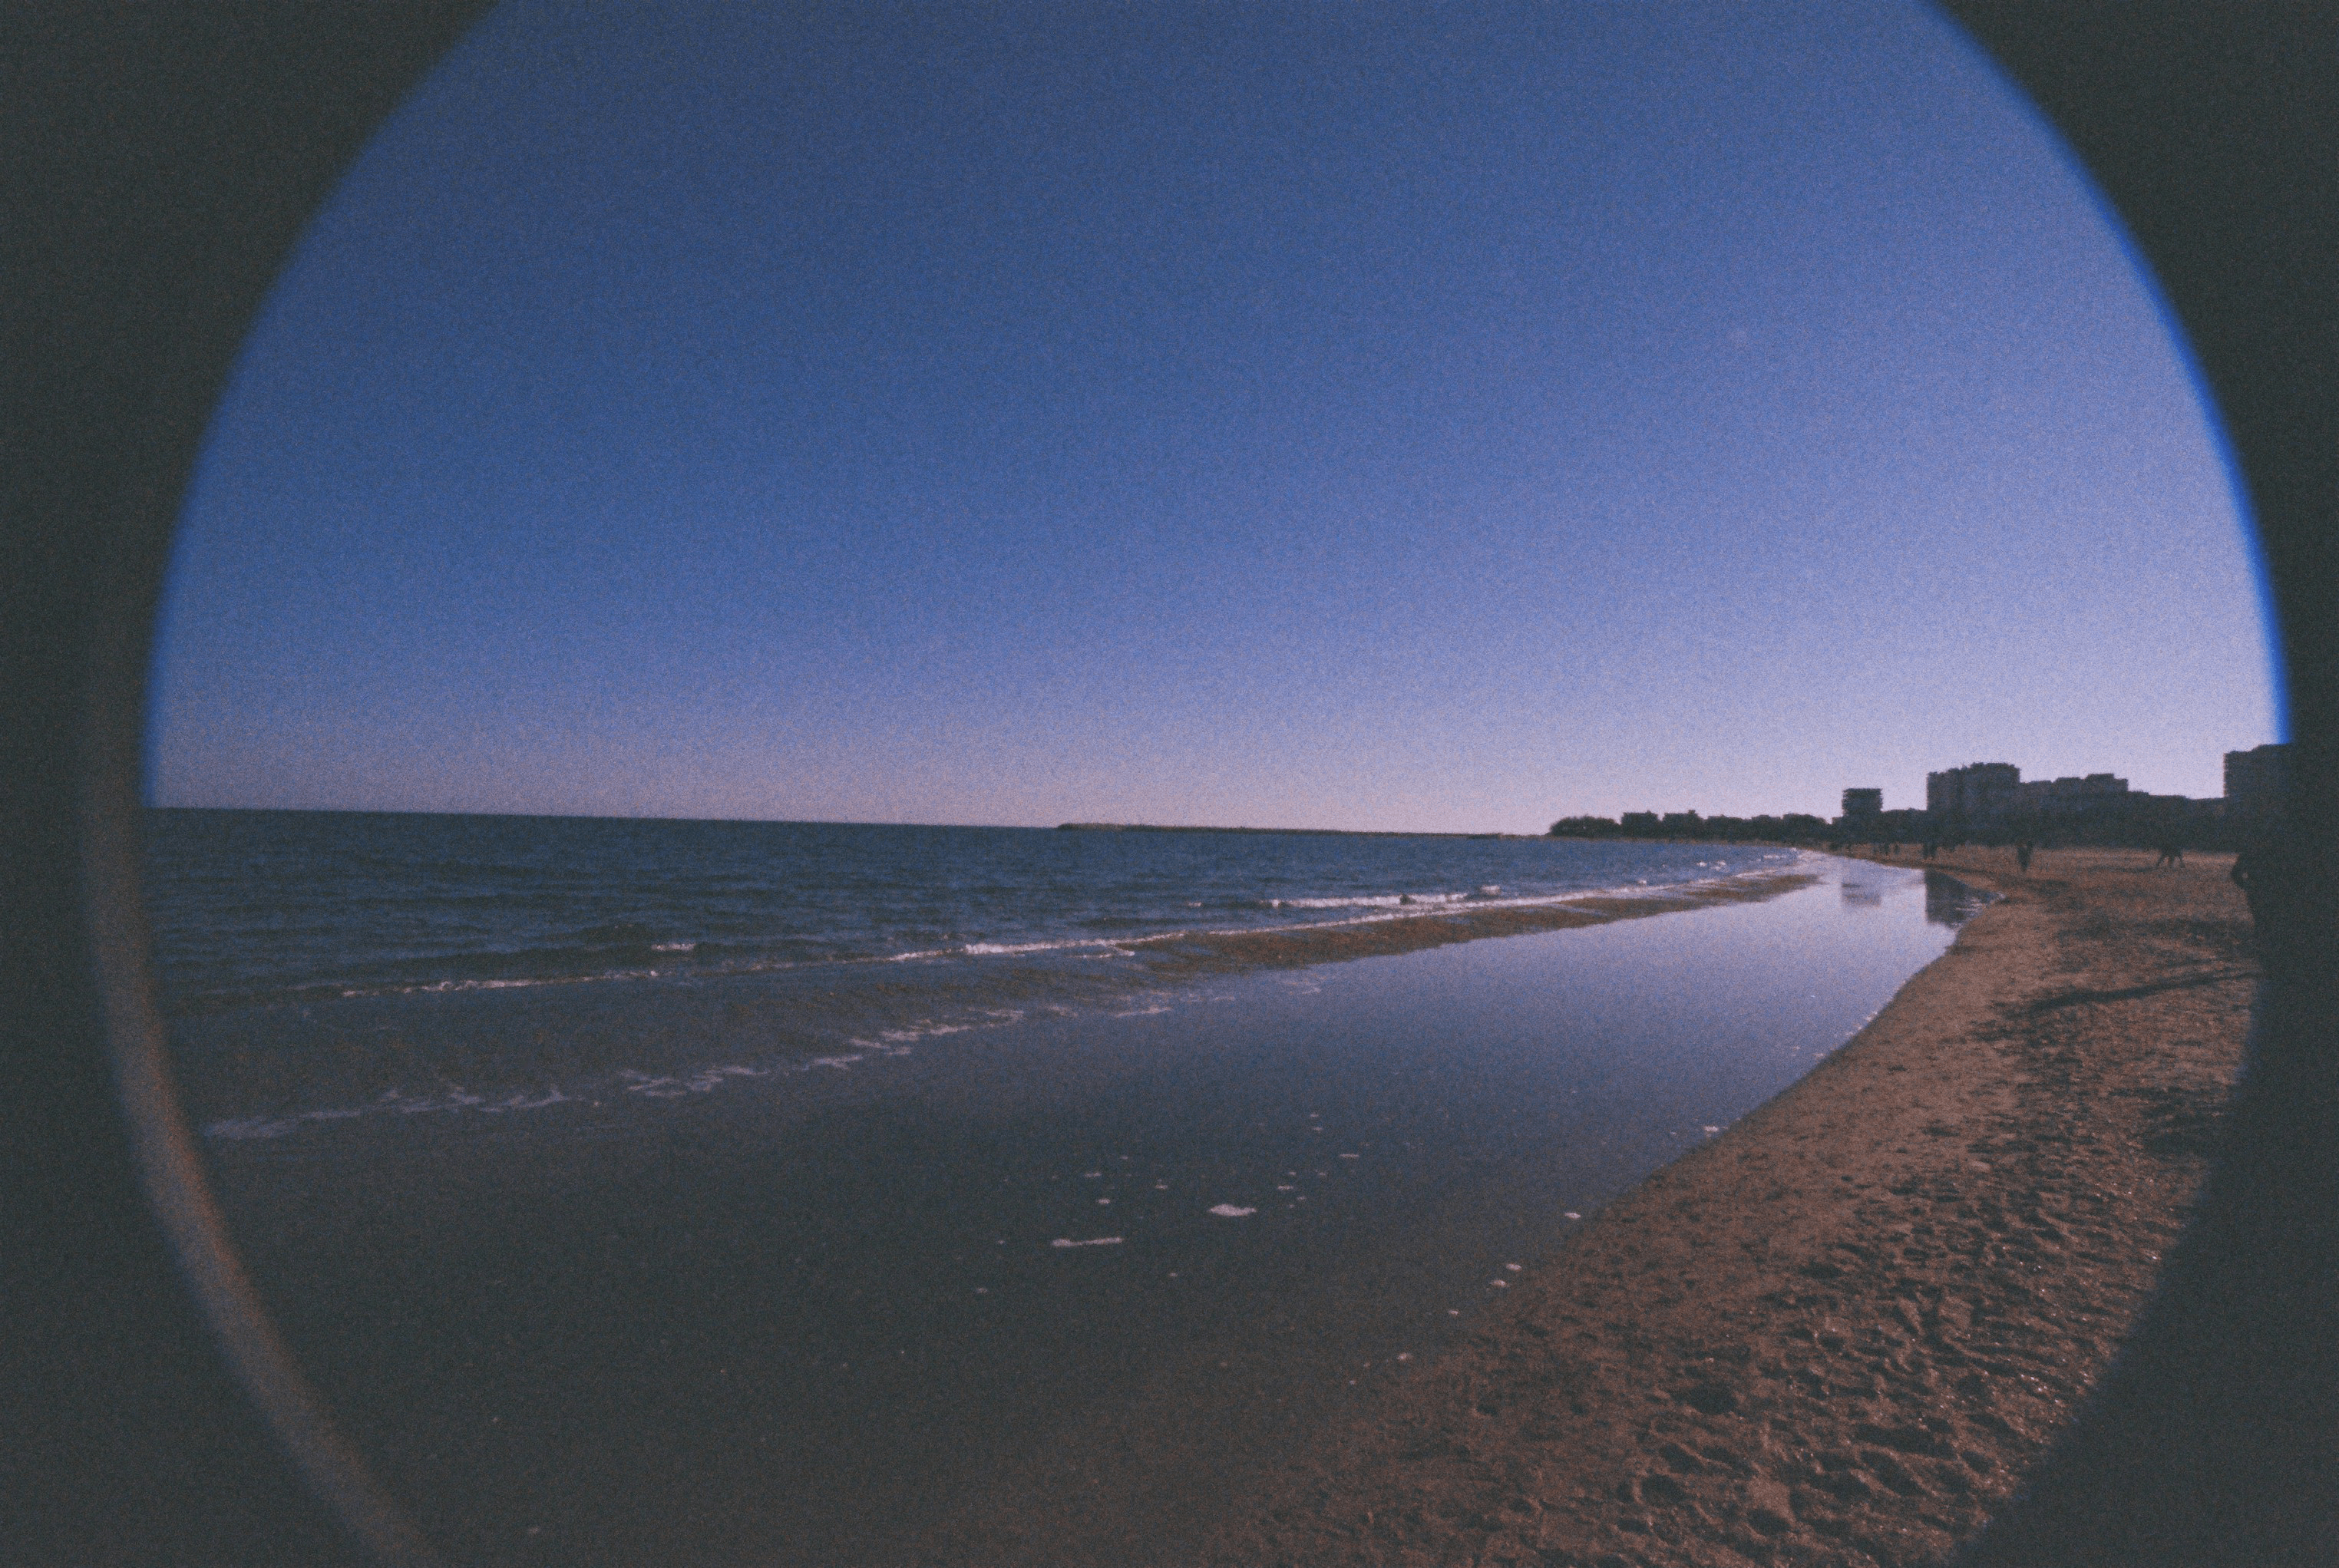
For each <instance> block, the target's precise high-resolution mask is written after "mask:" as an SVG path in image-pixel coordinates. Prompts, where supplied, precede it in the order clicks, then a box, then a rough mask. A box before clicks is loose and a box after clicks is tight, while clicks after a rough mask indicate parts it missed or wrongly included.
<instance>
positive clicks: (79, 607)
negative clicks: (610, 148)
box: [0, 0, 2339, 1568]
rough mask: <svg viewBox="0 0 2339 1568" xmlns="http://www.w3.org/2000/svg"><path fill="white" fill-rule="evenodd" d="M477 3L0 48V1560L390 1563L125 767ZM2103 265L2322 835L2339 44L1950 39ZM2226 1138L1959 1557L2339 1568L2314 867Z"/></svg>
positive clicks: (2105, 9)
mask: <svg viewBox="0 0 2339 1568" xmlns="http://www.w3.org/2000/svg"><path fill="white" fill-rule="evenodd" d="M485 9H486V5H485V0H424V3H419V4H408V5H400V6H399V7H397V8H395V9H393V8H391V7H389V6H384V5H360V4H356V3H355V0H336V3H326V0H318V3H315V4H309V5H301V4H296V3H293V0H280V3H276V4H262V3H258V0H252V3H249V4H233V5H204V4H198V3H179V4H169V5H153V6H108V7H96V6H87V7H74V6H69V5H47V6H44V5H39V4H34V5H27V6H25V7H24V8H22V9H20V10H18V11H16V12H15V13H13V14H12V15H11V17H10V19H9V20H8V22H7V23H6V25H5V34H0V117H5V118H0V182H5V183H0V190H5V203H0V212H5V214H6V218H5V222H0V257H5V264H0V279H5V290H0V311H5V344H6V348H5V355H6V358H5V365H6V374H5V378H0V530H5V532H0V539H5V556H0V563H5V564H0V702H5V711H6V714H7V721H6V727H5V730H0V1024H4V1025H5V1035H0V1312H5V1317H0V1324H4V1325H5V1328H0V1344H5V1351H0V1357H5V1359H0V1401H5V1403H0V1422H5V1425H0V1561H6V1562H25V1563H114V1562H165V1561H167V1562H173V1563H271V1562H301V1563H324V1562H332V1561H362V1560H365V1559H367V1558H371V1559H373V1560H376V1561H381V1562H389V1563H426V1562H429V1561H430V1560H431V1557H430V1553H429V1547H428V1546H427V1545H425V1544H424V1543H422V1542H421V1540H420V1539H419V1536H418V1535H416V1534H415V1533H414V1532H413V1531H412V1530H411V1528H410V1526H409V1525H408V1524H405V1523H404V1521H403V1520H402V1518H401V1516H400V1514H399V1513H398V1511H397V1510H396V1508H395V1506H394V1505H393V1504H391V1503H390V1501H388V1500H387V1499H385V1498H384V1497H382V1496H381V1495H380V1493H379V1491H378V1490H377V1488H376V1487H375V1485H374V1484H373V1483H372V1481H371V1480H370V1478H369V1476H368V1475H367V1474H366V1471H365V1467H364V1464H363V1462H362V1460H361V1458H360V1456H358V1455H355V1454H354V1453H353V1452H351V1451H350V1450H349V1449H348V1448H347V1446H346V1445H344V1444H343V1443H342V1441H341V1440H340V1438H339V1437H338V1435H336V1434H335V1433H334V1431H333V1429H332V1427H331V1422H330V1420H329V1418H328V1417H327V1415H325V1413H324V1412H323V1411H322V1410H321V1407H320V1406H319V1405H317V1403H316V1401H315V1400H314V1398H313V1396H312V1395H310V1394H309V1392H308V1391H307V1389H306V1387H305V1385H304V1383H303V1382H302V1380H301V1376H300V1374H299V1372H298V1370H297V1368H295V1367H294V1366H292V1365H291V1362H290V1360H289V1359H288V1358H287V1357H285V1356H284V1355H283V1354H282V1352H281V1347H279V1346H277V1344H276V1341H275V1338H274V1335H273V1331H272V1330H271V1328H270V1327H269V1326H268V1323H267V1320H266V1318H265V1317H264V1316H263V1315H262V1314H261V1313H260V1311H259V1310H258V1308H257V1306H256V1304H255V1303H254V1302H253V1301H252V1298H251V1297H250V1294H249V1291H248V1288H247V1287H244V1285H243V1284H242V1274H241V1268H240V1265H239V1264H238V1263H237V1261H236V1259H235V1257H234V1255H233V1253H232V1251H231V1250H229V1249H228V1248H226V1247H224V1246H223V1245H222V1239H221V1235H220V1232H219V1229H218V1227H217V1221H216V1218H215V1217H214V1216H213V1215H212V1211H211V1208H210V1201H209V1198H208V1195H207V1193H206V1190H205V1188H204V1186H203V1184H202V1178H201V1173H200V1169H199V1167H198V1166H197V1165H196V1163H195V1161H194V1159H193V1154H192V1143H191V1141H190V1139H188V1136H187V1132H186V1129H185V1124H184V1121H183V1119H182V1118H181V1117H180V1116H179V1114H178V1112H177V1109H176V1106H175V1100H174V1098H173V1094H172V1091H171V1086H170V1080H169V1074H168V1070H167V1064H166V1062H165V1061H164V1060H163V1056H162V1053H161V1050H160V1038H161V1037H160V1031H159V1029H158V1027H157V1024H156V1020H155V1015H154V1010H153V997H152V990H151V985H150V983H149V981H148V978H147V972H146V962H145V951H146V938H145V930H144V924H143V913H142V912H141V909H140V905H139V902H138V880H137V844H136V838H137V803H138V798H139V795H138V792H139V764H140V757H139V748H140V740H141V733H142V725H143V708H144V696H145V692H144V686H145V676H146V666H147V658H148V652H149V644H150V639H151V636H152V629H153V611H154V606H155V603H156V598H157V594H158V591H159V588H160V583H161V574H162V571H163V565H164V563H165V562H166V560H167V557H168V547H169V540H170V535H171V531H172V529H173V526H174V525H175V522H176V518H177V514H178V510H179V506H180V502H181V499H182V498H183V493H184V489H185V486H186V483H187V480H188V476H189V474H190V472H191V470H192V466H193V463H194V460H195V457H196V454H197V452H198V450H199V449H200V445H201V442H202V437H203V434H204V431H205V429H206V428H207V426H208V423H209V421H210V418H211V414H212V408H213V405H214V404H215V402H216V401H217V399H218V397H219V395H220V393H221V391H222V388H223V386H224V384H225V380H226V377H227V374H228V372H229V370H230V368H231V367H232V364H233V362H234V359H235V357H236V354H237V353H238V351H239V350H240V349H241V346H242V338H243V335H244V332H245V330H246V329H247V328H248V325H249V323H250V321H251V319H252V316H253V314H254V313H255V312H256V311H257V310H258V309H259V307H260V304H261V302H262V298H263V296H264V295H265V292H266V291H267V289H268V287H269V285H270V283H271V281H272V280H273V278H274V276H275V273H276V271H277V270H278V268H279V267H280V266H281V264H282V262H283V261H284V259H285V258H286V256H287V255H288V254H289V252H290V250H291V246H292V244H293V243H294V242H295V241H296V240H297V238H298V236H299V234H300V232H301V227H302V226H303V224H304V223H305V222H306V221H307V219H308V217H309V215H310V214H311V212H313V211H314V210H315V208H316V207H317V206H318V205H319V204H320V203H321V202H322V201H323V199H324V197H325V195H326V194H327V192H329V190H330V189H331V183H332V182H333V180H334V178H335V177H336V176H337V174H338V173H339V172H340V170H341V169H342V168H343V167H344V166H345V165H346V164H347V163H348V162H349V161H350V159H351V158H352V157H354V156H355V155H356V153H357V152H358V150H359V149H360V146H361V145H362V144H363V142H364V140H365V138H366V136H367V135H368V134H369V133H370V132H371V130H372V128H373V127H374V126H375V125H376V124H378V123H380V120H381V119H382V118H383V117H384V116H385V115H386V114H388V113H390V110H391V109H392V108H393V107H394V106H395V105H396V104H397V102H398V101H399V99H400V97H401V96H402V95H403V94H404V93H405V92H406V91H407V90H408V89H409V88H410V85H411V84H413V82H414V81H415V80H416V79H417V78H418V77H419V75H420V74H421V73H422V72H423V71H425V70H427V69H428V68H429V65H430V64H432V63H433V62H435V61H436V60H437V59H438V58H439V55H440V54H443V53H444V52H445V50H446V49H447V48H448V47H449V46H450V45H451V44H452V43H453V42H454V40H455V39H456V38H457V37H458V36H459V35H460V33H461V32H462V30H463V29H464V28H465V27H466V26H468V25H469V24H470V23H471V22H472V21H473V20H475V19H476V17H477V16H478V15H480V14H481V13H482V12H483V11H484V10H485ZM1949 9H1950V11H1951V13H1952V14H1953V15H1955V16H1956V17H1957V18H1958V19H1959V21H1961V22H1962V23H1963V24H1964V25H1966V26H1967V28H1968V29H1969V31H1970V32H1971V33H1972V34H1974V35H1976V36H1977V37H1978V38H1979V41H1980V42H1981V44H1982V45H1983V46H1984V47H1985V48H1986V49H1988V50H1989V52H1990V53H1991V54H1994V55H1995V56H1996V57H1997V58H1998V60H1999V63H2000V64H2002V65H2004V66H2005V67H2006V69H2007V70H2008V73H2009V74H2011V75H2013V76H2014V77H2015V79H2016V80H2017V81H2018V82H2019V83H2020V84H2022V86H2023V87H2024V88H2026V89H2027V90H2028V92H2029V93H2030V94H2031V95H2032V97H2033V99H2034V101H2035V102H2036V103H2037V104H2038V105H2039V107H2040V108H2041V109H2042V110H2043V111H2044V112H2045V113H2046V115H2047V116H2048V119H2049V120H2050V121H2052V123H2054V124H2055V125H2056V127H2057V128H2058V130H2060V131H2061V132H2062V133H2063V134H2064V136H2065V137H2066V138H2067V139H2068V142H2069V143H2070V144H2071V146H2072V148H2073V150H2074V151H2075V153H2077V156H2078V158H2079V159H2080V160H2081V162H2082V163H2084V164H2085V165H2086V167H2087V171H2088V172H2089V173H2091V174H2092V175H2093V176H2094V178H2095V179H2096V181H2097V183H2098V185H2099V187H2100V188H2101V189H2102V191H2103V192H2104V193H2105V195H2106V196H2107V199H2108V200H2109V202H2111V204H2112V205H2113V206H2114V207H2115V208H2116V209H2117V212H2118V213H2119V214H2120V216H2121V217H2122V219H2123V220H2124V221H2125V222H2126V223H2127V227H2128V230H2129V233H2130V235H2131V238H2132V239H2133V241H2134V242H2135V244H2136V245H2137V249H2138V251H2139V252H2140V253H2141V254H2142V255H2143V256H2144V257H2145V258H2146V259H2147V261H2148V262H2149V264H2150V266H2151V267H2152V269H2153V271H2154V272H2155V274H2156V277H2157V279H2158V281H2159V283H2160V285H2161V288H2162V290H2163V291H2164V295H2165V297H2166V300H2167V301H2168V303H2169V306H2170V309H2171V310H2172V311H2173V312H2174V314H2175V315H2176V319H2177V320H2178V321H2180V322H2181V324H2182V326H2183V329H2184V330H2185V332H2186V337H2187V339H2188V340H2189V342H2190V346H2191V348H2192V350H2193V352H2194V355H2195V356H2196V363H2197V364H2198V366H2199V368H2200V371H2201V374H2202V377H2203V379H2204V380H2205V382H2206V385H2207V387H2208V388H2209V390H2210V391H2211V393H2212V395H2213V396H2214V398H2215V399H2216V404H2217V407H2218V409H2219V411H2220V412H2221V414H2222V415H2223V417H2224V419H2225V422H2226V436H2227V439H2228V440H2229V442H2230V444H2231V448H2232V450H2233V452H2234V454H2235V460H2236V463H2237V467H2238V468H2239V471H2240V474H2241V477H2242V479H2243V482H2244V484H2245V488H2246V491H2247V495H2248V498H2249V501H2250V504H2251V506H2252V508H2253V509H2254V510H2255V517H2256V519H2257V524H2258V528H2259V533H2260V543H2261V547H2262V548H2263V550H2264V552H2265V563H2266V567H2267V570H2268V573H2269V577H2270V580H2271V592H2272V597H2273V603H2274V607H2275V614H2276V616H2277V620H2278V623H2279V626H2280V632H2281V639H2282V652H2283V658H2284V664H2285V669H2286V672H2287V676H2288V690H2287V695H2288V700H2289V708H2290V715H2291V717H2290V724H2291V735H2290V738H2291V739H2292V740H2293V741H2294V742H2295V744H2296V745H2297V746H2298V748H2299V752H2300V759H2299V760H2300V762H2301V764H2302V765H2301V767H2300V769H2299V774H2300V789H2301V800H2300V803H2299V804H2300V806H2301V820H2303V821H2306V822H2311V823H2334V822H2339V765H2334V764H2339V610H2334V601H2335V600H2339V330H2334V315H2335V314H2339V88H2334V85H2333V84H2334V83H2339V10H2334V8H2333V7H2332V6H2330V5H2322V4H2311V3H2299V4H2290V5H2274V4H2255V5H2230V6H2224V5H2221V6H2203V5H2198V4H2192V5H2185V4H2174V3H2170V0H2139V3H2136V4H2124V5H2121V4H2112V3H2109V0H2096V3H2092V4H2077V3H2072V4H2047V3H2044V0H1949ZM2295 853H2297V855H2298V856H2299V858H2300V859H2301V860H2302V861H2303V862H2304V863H2305V865H2306V867H2307V869H2308V872H2309V873H2310V874H2309V876H2308V877H2307V878H2306V882H2307V884H2308V885H2309V887H2310V889H2311V894H2310V896H2308V897H2307V898H2306V899H2305V901H2304V904H2305V907H2304V921H2305V925H2304V929H2303V930H2302V932H2300V934H2299V940H2298V941H2296V942H2293V943H2292V944H2290V947H2289V950H2288V951H2289V953H2290V962H2287V963H2277V964H2275V965H2273V966H2271V967H2273V968H2275V969H2276V970H2278V971H2286V972H2276V973H2274V974H2272V975H2271V976H2270V978H2269V981H2268V983H2267V985H2266V987H2265V991H2264V992H2263V994H2262V996H2261V999H2260V1009H2259V1021H2258V1025H2257V1032H2256V1034H2255V1040H2254V1059H2253V1063H2252V1068H2251V1077H2250V1080H2249V1084H2248V1087H2247V1090H2246V1092H2245V1095H2244V1097H2243V1100H2242V1103H2241V1105H2240V1108H2239V1109H2237V1111H2236V1113H2235V1117H2234V1119H2233V1122H2234V1129H2235V1130H2234V1139H2233V1143H2232V1145H2231V1147H2230V1148H2229V1149H2227V1151H2226V1158H2225V1159H2224V1160H2223V1161H2222V1163H2221V1164H2220V1166H2219V1167H2218V1169H2217V1170H2216V1174H2215V1175H2214V1176H2213V1178H2212V1180H2211V1183H2210V1187H2209V1189H2208V1192H2207V1195H2206V1198H2205V1201H2204V1204H2203V1207H2202V1209H2201V1211H2200V1213H2199V1215H2198V1217H2197V1218H2196V1224H2195V1226H2194V1228H2192V1230H2191V1231H2189V1232H2188V1234H2187V1236H2186V1240H2185V1242H2184V1243H2183V1244H2182V1246H2181V1247H2179V1248H2178V1250H2177V1252H2176V1254H2175V1255H2174V1257H2172V1259H2171V1263H2170V1267H2169V1270H2168V1273H2167V1275H2166V1278H2165V1280H2164V1285H2163V1289H2162V1292H2161V1294H2160V1296H2159V1297H2158V1298H2157V1299H2156V1302H2155V1304H2154V1306H2153V1307H2152V1309H2151V1310H2150V1312H2149V1313H2148V1315H2147V1319H2146V1322H2145V1325H2144V1326H2143V1328H2142V1329H2141V1330H2140V1331H2139V1333H2138V1335H2137V1338H2136V1340H2135V1341H2134V1343H2133V1344H2132V1345H2131V1346H2130V1348H2129V1350H2128V1352H2127V1355H2126V1356H2124V1358H2123V1361H2122V1364H2121V1366H2120V1368H2119V1371H2118V1374H2117V1376H2115V1377H2114V1378H2113V1379H2112V1380H2111V1382H2110V1383H2109V1384H2108V1385H2107V1389H2106V1391H2105V1392H2104V1394H2103V1395H2102V1396H2101V1397H2100V1398H2099V1399H2098V1400H2097V1403H2096V1404H2095V1405H2094V1406H2093V1407H2091V1409H2090V1410H2089V1411H2088V1412H2087V1417H2086V1419H2084V1420H2083V1421H2082V1422H2081V1423H2080V1425H2079V1426H2078V1427H2077V1429H2076V1430H2075V1432H2074V1433H2073V1435H2072V1437H2071V1439H2070V1440H2069V1441H2068V1442H2067V1443H2066V1445H2064V1446H2063V1447H2062V1448H2061V1449H2060V1450H2058V1453H2057V1454H2056V1455H2055V1456H2054V1457H2053V1458H2052V1459H2051V1460H2050V1461H2049V1463H2048V1465H2047V1466H2046V1467H2045V1469H2044V1470H2043V1471H2042V1473H2041V1474H2040V1475H2039V1476H2038V1478H2037V1479H2036V1481H2035V1483H2034V1484H2033V1486H2032V1488H2031V1491H2030V1492H2029V1494H2027V1495H2026V1496H2025V1497H2024V1498H2022V1499H2020V1500H2018V1503H2017V1504H2015V1505H2013V1506H2012V1507H2010V1508H2009V1509H2008V1511H2007V1512H2006V1513H2005V1514H2002V1515H2001V1516H2000V1518H1999V1520H1997V1521H1995V1522H1994V1523H1993V1524H1992V1525H1991V1527H1990V1528H1989V1531H1988V1532H1986V1533H1985V1534H1984V1535H1983V1536H1982V1538H1981V1539H1980V1540H1979V1542H1977V1543H1975V1544H1974V1546H1973V1547H1972V1548H1971V1549H1970V1550H1969V1552H1968V1553H1967V1554H1966V1556H1967V1558H1968V1560H1969V1562H1970V1563H1974V1564H1977V1565H1986V1568H1997V1565H2000V1564H2012V1563H2049V1562H2052V1563H2096V1562H2101V1563H2115V1562H2117V1563H2137V1562H2167V1563H2175V1562H2186V1563H2208V1562H2233V1563H2274V1562H2328V1561H2334V1560H2339V1547H2334V1544H2333V1543H2334V1542H2339V1501H2334V1500H2339V1031H2334V1018H2335V1017H2339V1011H2334V1001H2339V998H2334V991H2333V987H2334V974H2339V942H2334V931H2339V920H2334V886H2339V880H2334V870H2339V856H2334V848H2333V845H2332V843H2331V842H2330V840H2329V838H2328V836H2327V834H2325V835H2321V836H2316V837H2313V838H2311V839H2302V840H2301V842H2300V843H2298V845H2297V846H2295Z"/></svg>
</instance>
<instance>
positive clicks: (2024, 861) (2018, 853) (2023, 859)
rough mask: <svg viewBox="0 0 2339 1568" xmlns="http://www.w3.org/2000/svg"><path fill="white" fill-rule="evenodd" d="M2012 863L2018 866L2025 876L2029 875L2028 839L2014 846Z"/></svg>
mask: <svg viewBox="0 0 2339 1568" xmlns="http://www.w3.org/2000/svg"><path fill="white" fill-rule="evenodd" d="M2014 863H2015V864H2017V865H2018V866H2020V867H2021V868H2022V870H2023V872H2024V873H2025V874H2028V873H2029V870H2030V841H2029V840H2028V839H2024V840H2023V841H2022V842H2021V843H2018V844H2016V845H2015V846H2014Z"/></svg>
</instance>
